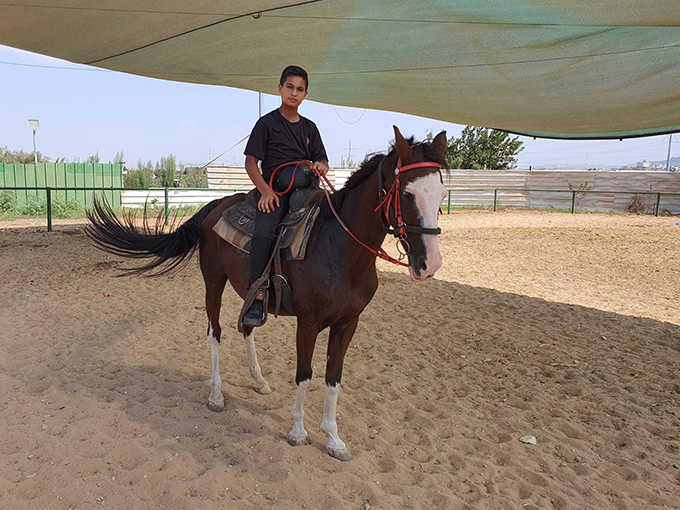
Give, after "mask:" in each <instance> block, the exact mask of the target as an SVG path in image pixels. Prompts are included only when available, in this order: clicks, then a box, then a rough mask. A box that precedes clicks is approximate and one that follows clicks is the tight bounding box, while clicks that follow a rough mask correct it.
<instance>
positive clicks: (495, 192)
mask: <svg viewBox="0 0 680 510" xmlns="http://www.w3.org/2000/svg"><path fill="white" fill-rule="evenodd" d="M497 207H498V190H497V189H495V190H493V211H494V212H496V209H497Z"/></svg>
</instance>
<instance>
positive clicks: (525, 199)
mask: <svg viewBox="0 0 680 510" xmlns="http://www.w3.org/2000/svg"><path fill="white" fill-rule="evenodd" d="M445 184H446V185H447V187H448V188H450V189H457V188H467V189H470V188H473V189H474V188H485V189H487V190H489V191H484V192H479V191H478V192H473V191H456V192H453V193H452V194H451V205H452V206H453V205H455V206H491V205H493V189H494V188H510V189H512V188H518V191H514V190H513V191H499V192H498V204H499V207H509V206H513V207H530V208H532V209H542V208H549V207H551V206H552V207H555V208H558V209H569V208H571V198H572V197H571V193H554V192H552V193H551V192H547V191H519V189H527V190H565V191H569V190H571V189H573V190H576V191H580V190H594V191H617V192H624V193H621V194H619V193H617V194H616V195H614V194H611V193H577V195H576V205H577V209H578V210H597V211H609V210H615V211H625V210H626V206H627V205H628V204H629V203H630V201H631V199H632V197H633V195H635V194H636V193H641V192H653V193H659V192H661V193H664V192H666V193H678V192H680V173H670V172H625V171H624V172H591V171H587V170H569V171H531V172H528V171H524V172H519V171H493V170H451V172H450V174H449V176H448V177H446V176H445ZM570 184H571V188H570ZM645 200H646V201H647V202H648V204H649V205H650V207H651V208H653V207H654V206H655V204H656V196H654V195H648V196H646V197H645ZM664 210H668V211H670V212H672V213H673V214H680V196H663V197H662V199H661V207H660V211H661V212H663V211H664ZM649 212H652V210H651V209H650V211H649Z"/></svg>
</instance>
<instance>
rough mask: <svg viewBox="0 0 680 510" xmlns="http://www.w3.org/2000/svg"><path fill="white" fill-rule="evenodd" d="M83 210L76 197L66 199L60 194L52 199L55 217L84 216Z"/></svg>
mask: <svg viewBox="0 0 680 510" xmlns="http://www.w3.org/2000/svg"><path fill="white" fill-rule="evenodd" d="M82 212H83V208H82V206H81V205H80V204H79V203H78V201H77V200H75V199H70V200H66V199H65V198H62V197H59V196H58V197H56V198H55V199H53V200H52V216H53V217H54V218H78V217H82V216H83V214H82Z"/></svg>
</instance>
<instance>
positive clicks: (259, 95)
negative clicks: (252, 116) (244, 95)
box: [257, 92, 264, 117]
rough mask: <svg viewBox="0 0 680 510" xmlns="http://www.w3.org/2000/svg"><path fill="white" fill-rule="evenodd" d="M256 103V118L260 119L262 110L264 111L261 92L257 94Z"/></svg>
mask: <svg viewBox="0 0 680 510" xmlns="http://www.w3.org/2000/svg"><path fill="white" fill-rule="evenodd" d="M257 103H258V107H259V115H258V117H262V110H264V96H263V95H262V92H258V93H257Z"/></svg>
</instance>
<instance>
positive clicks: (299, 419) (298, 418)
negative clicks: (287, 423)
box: [288, 379, 311, 443]
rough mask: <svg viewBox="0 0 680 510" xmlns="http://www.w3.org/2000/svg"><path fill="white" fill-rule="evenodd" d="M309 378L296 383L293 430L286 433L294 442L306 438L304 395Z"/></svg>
mask: <svg viewBox="0 0 680 510" xmlns="http://www.w3.org/2000/svg"><path fill="white" fill-rule="evenodd" d="M310 382H311V379H307V380H306V381H302V382H301V383H300V384H298V387H297V394H296V395H295V403H294V404H293V412H292V413H291V415H292V417H293V430H291V431H290V434H288V438H289V439H291V440H292V441H294V442H298V443H299V442H303V441H304V440H306V439H307V431H306V430H305V425H304V418H305V395H306V394H307V387H308V386H309V383H310Z"/></svg>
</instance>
